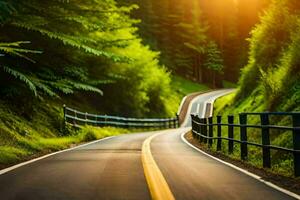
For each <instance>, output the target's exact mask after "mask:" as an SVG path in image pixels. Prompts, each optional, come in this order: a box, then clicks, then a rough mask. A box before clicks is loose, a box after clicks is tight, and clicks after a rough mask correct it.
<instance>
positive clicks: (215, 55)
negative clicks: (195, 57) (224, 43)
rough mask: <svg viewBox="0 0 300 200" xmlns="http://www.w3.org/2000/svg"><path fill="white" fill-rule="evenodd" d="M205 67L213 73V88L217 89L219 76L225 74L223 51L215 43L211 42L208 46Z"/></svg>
mask: <svg viewBox="0 0 300 200" xmlns="http://www.w3.org/2000/svg"><path fill="white" fill-rule="evenodd" d="M204 66H205V67H206V68H207V69H210V70H212V71H213V86H214V87H216V85H217V84H216V82H217V80H216V79H217V74H221V73H223V69H224V65H223V59H222V54H221V51H220V49H219V48H218V46H217V44H216V43H215V42H214V41H210V42H209V43H208V45H207V50H206V59H205V63H204Z"/></svg>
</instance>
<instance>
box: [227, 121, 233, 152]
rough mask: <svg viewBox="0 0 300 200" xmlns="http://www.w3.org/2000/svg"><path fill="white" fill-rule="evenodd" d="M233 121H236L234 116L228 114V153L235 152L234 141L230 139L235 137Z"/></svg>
mask: <svg viewBox="0 0 300 200" xmlns="http://www.w3.org/2000/svg"><path fill="white" fill-rule="evenodd" d="M233 123H234V116H233V115H229V116H228V138H229V140H228V153H229V154H232V153H233V141H232V140H230V139H233V130H234V129H233V126H232V125H233Z"/></svg>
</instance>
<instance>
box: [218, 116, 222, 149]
mask: <svg viewBox="0 0 300 200" xmlns="http://www.w3.org/2000/svg"><path fill="white" fill-rule="evenodd" d="M221 123H222V116H217V124H218V140H217V151H221V150H222V139H221V137H222V126H221Z"/></svg>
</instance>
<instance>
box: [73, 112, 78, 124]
mask: <svg viewBox="0 0 300 200" xmlns="http://www.w3.org/2000/svg"><path fill="white" fill-rule="evenodd" d="M74 117H75V119H74V120H73V125H74V126H76V119H77V111H76V110H75V111H74Z"/></svg>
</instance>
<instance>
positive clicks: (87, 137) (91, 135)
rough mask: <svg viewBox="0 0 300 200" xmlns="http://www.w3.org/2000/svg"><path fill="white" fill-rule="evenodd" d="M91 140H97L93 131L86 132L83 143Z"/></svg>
mask: <svg viewBox="0 0 300 200" xmlns="http://www.w3.org/2000/svg"><path fill="white" fill-rule="evenodd" d="M93 140H97V136H96V134H95V132H94V131H92V130H88V131H87V132H86V133H85V134H84V136H83V142H89V141H93Z"/></svg>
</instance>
